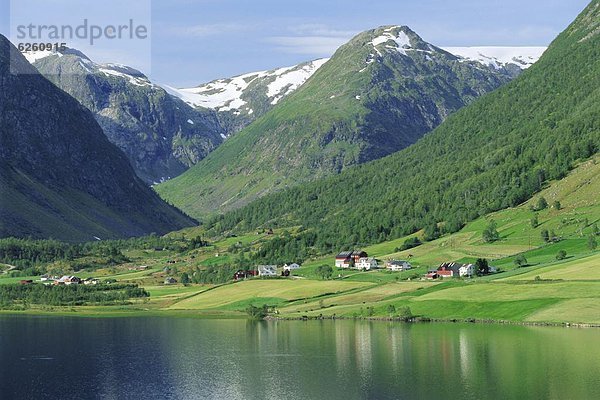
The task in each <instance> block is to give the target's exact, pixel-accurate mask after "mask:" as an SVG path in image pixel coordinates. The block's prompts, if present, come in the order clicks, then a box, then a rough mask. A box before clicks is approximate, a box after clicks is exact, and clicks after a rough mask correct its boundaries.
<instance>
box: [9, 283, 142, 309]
mask: <svg viewBox="0 0 600 400" xmlns="http://www.w3.org/2000/svg"><path fill="white" fill-rule="evenodd" d="M148 296H150V295H149V294H148V292H146V291H145V290H144V289H142V288H140V287H138V286H137V285H124V284H111V285H68V286H63V285H60V286H54V285H42V284H29V285H20V284H14V285H0V308H14V307H21V308H24V309H26V308H28V307H29V305H32V304H36V305H47V306H81V305H91V304H95V305H111V304H119V303H120V304H125V303H127V302H128V300H130V299H132V298H144V297H148Z"/></svg>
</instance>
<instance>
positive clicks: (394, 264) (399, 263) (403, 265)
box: [385, 260, 412, 271]
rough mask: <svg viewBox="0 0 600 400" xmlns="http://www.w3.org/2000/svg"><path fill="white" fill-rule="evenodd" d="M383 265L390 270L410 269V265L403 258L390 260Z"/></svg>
mask: <svg viewBox="0 0 600 400" xmlns="http://www.w3.org/2000/svg"><path fill="white" fill-rule="evenodd" d="M385 267H386V268H387V269H389V270H390V271H408V270H409V269H412V265H410V263H409V262H408V261H404V260H391V261H388V262H386V263H385Z"/></svg>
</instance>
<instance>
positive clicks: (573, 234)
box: [0, 156, 600, 325]
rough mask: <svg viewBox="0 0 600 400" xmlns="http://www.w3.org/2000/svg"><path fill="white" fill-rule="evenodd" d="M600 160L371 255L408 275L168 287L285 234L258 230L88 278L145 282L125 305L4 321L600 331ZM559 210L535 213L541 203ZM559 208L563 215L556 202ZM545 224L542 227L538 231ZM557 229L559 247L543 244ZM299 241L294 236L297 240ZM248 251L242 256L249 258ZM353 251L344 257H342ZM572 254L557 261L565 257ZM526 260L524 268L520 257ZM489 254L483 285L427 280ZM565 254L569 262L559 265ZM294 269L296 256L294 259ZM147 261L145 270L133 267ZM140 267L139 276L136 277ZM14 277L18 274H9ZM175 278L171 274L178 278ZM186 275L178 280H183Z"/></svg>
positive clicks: (148, 253) (1, 279)
mask: <svg viewBox="0 0 600 400" xmlns="http://www.w3.org/2000/svg"><path fill="white" fill-rule="evenodd" d="M599 161H600V156H596V157H594V158H593V159H592V160H590V161H588V162H585V163H582V165H581V166H580V167H578V168H577V169H575V170H574V171H573V172H572V173H571V174H570V175H569V176H567V177H566V178H564V179H562V180H560V181H557V182H554V183H552V184H550V185H549V186H548V188H546V189H545V190H544V191H542V192H541V193H539V194H538V195H537V196H535V197H534V198H532V199H531V200H529V201H528V202H526V203H524V204H523V205H521V206H519V207H516V208H512V209H507V210H502V211H499V212H496V213H492V214H489V215H487V216H485V217H482V218H480V219H478V220H475V221H473V222H471V223H469V224H467V225H466V226H465V227H464V228H463V229H462V230H461V231H459V232H457V233H455V234H452V235H446V236H443V237H441V238H439V239H437V240H433V241H430V242H425V243H424V244H422V245H420V246H418V247H415V248H412V249H409V250H404V251H400V250H399V248H400V246H401V245H402V244H403V243H404V241H405V240H407V239H409V238H411V237H412V236H415V235H420V234H421V232H417V233H416V234H414V235H411V236H408V237H404V238H399V239H396V240H392V241H389V242H384V243H380V244H376V245H373V246H368V247H365V248H363V250H365V251H366V252H368V254H369V256H372V257H375V258H377V259H378V260H380V261H381V262H383V261H384V260H391V259H400V260H404V259H409V260H410V263H411V264H412V265H413V267H414V268H413V269H412V270H409V271H404V272H390V271H386V270H372V271H368V272H362V271H355V270H335V269H334V272H333V275H332V279H329V280H323V279H321V277H320V276H319V275H318V274H317V268H318V267H319V266H321V265H333V257H334V256H335V255H334V254H330V255H328V256H325V257H320V258H316V259H311V260H308V261H306V262H304V263H303V265H302V267H301V268H300V269H298V270H295V271H294V273H293V275H295V276H293V277H290V278H273V279H260V278H252V279H248V280H244V281H240V282H235V283H226V284H218V285H208V284H207V285H198V284H191V285H187V286H185V285H181V284H174V285H165V284H164V283H163V282H164V280H165V277H166V276H167V275H168V274H169V273H167V272H165V266H167V267H169V268H174V271H178V272H177V273H182V272H188V273H190V274H191V273H192V271H193V270H195V269H196V268H200V269H202V268H207V267H208V266H215V267H220V266H224V265H227V264H231V263H232V261H233V260H234V259H235V257H238V256H239V254H240V251H242V252H250V251H255V250H257V249H258V248H260V246H261V245H262V244H264V243H265V242H266V241H268V240H272V239H273V238H274V237H278V236H280V235H282V234H284V233H283V231H282V230H277V229H276V230H275V231H274V232H269V233H265V232H264V231H262V232H252V233H246V234H239V235H228V236H227V237H225V238H220V239H215V240H214V241H211V245H210V246H209V247H202V248H199V249H195V250H192V251H189V252H184V253H175V252H169V251H155V250H135V249H134V250H130V251H128V252H125V255H126V256H127V258H128V259H130V260H132V261H131V262H129V263H125V264H123V265H120V266H117V267H111V268H107V269H101V270H95V271H93V272H83V273H81V274H79V276H80V277H81V278H86V277H89V276H94V277H101V278H103V279H106V278H111V279H114V280H116V281H118V282H120V283H135V284H138V285H140V286H141V287H143V288H144V289H146V290H147V291H148V292H149V293H150V297H149V298H146V299H144V300H134V301H132V302H130V303H129V304H125V305H119V306H116V305H113V306H78V307H53V308H52V307H41V306H36V305H29V307H28V308H27V309H26V310H23V311H18V310H5V311H0V312H4V313H34V314H50V315H77V316H99V317H102V316H105V317H117V316H137V315H145V316H149V315H160V316H193V317H202V318H245V317H247V314H246V312H245V310H246V309H247V308H248V306H250V305H253V306H256V307H261V306H263V305H268V306H269V309H270V315H271V316H273V317H277V318H304V317H306V318H317V317H320V316H322V317H336V318H390V317H392V318H393V317H398V318H402V317H406V316H409V315H412V316H416V317H423V318H429V319H441V320H472V319H475V320H487V321H491V320H493V321H511V322H516V323H575V324H577V323H579V324H593V325H597V324H600V301H599V300H600V251H598V250H594V249H592V248H591V247H590V243H589V242H590V238H591V237H594V236H595V237H596V238H598V239H595V240H598V241H600V236H598V235H597V229H598V228H597V226H598V224H600V202H599V201H598V200H599V199H598V198H597V193H599V192H600V162H599ZM542 196H543V197H545V199H546V200H547V203H548V204H550V205H552V206H549V207H547V208H545V209H543V210H537V211H533V210H532V205H535V204H536V203H537V202H538V200H539V198H540V197H542ZM557 203H560V207H558V206H555V205H556V204H557ZM534 216H535V219H536V222H537V223H535V224H534V223H532V222H531V221H532V219H533V217H534ZM490 220H494V221H495V222H496V224H497V230H498V233H499V240H497V241H494V242H493V243H486V242H485V241H483V240H482V231H483V230H484V229H485V227H486V226H487V225H488V224H489V221H490ZM199 229H201V228H191V229H189V230H184V231H181V232H176V233H173V234H171V235H173V236H174V237H188V238H193V237H196V236H198V235H203V234H204V232H201V231H199ZM546 230H547V231H551V232H553V233H554V235H555V236H556V237H557V240H556V241H546V240H544V231H546ZM292 234H293V232H292ZM240 249H242V250H240ZM340 250H343V249H340ZM563 252H564V254H563V257H557V256H558V254H559V253H563ZM517 257H523V258H524V259H525V260H526V263H525V265H523V266H517V264H516V263H515V259H516V258H517ZM477 258H487V259H488V260H489V261H490V265H492V266H494V267H496V268H497V269H498V273H496V274H492V275H489V276H485V277H480V278H473V279H444V280H436V281H428V280H424V279H423V275H424V274H426V273H427V271H428V270H430V269H435V268H436V267H437V266H438V265H439V264H440V263H442V262H448V261H457V262H463V263H467V262H468V263H473V262H475V260H476V259H477ZM557 258H560V259H557ZM290 261H293V260H290ZM136 265H137V266H139V265H147V269H145V270H143V271H136V270H135V266H136ZM2 269H4V270H6V272H7V273H4V274H1V275H0V284H6V283H18V282H19V281H20V280H23V279H32V280H36V279H39V277H12V278H11V277H8V276H9V275H10V274H8V272H9V271H8V269H10V267H9V266H6V265H5V266H4V267H2ZM132 269H133V270H132ZM10 272H11V273H12V272H14V271H10ZM171 273H173V272H171ZM173 276H175V277H177V278H179V275H173Z"/></svg>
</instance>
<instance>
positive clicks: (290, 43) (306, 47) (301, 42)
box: [267, 36, 348, 56]
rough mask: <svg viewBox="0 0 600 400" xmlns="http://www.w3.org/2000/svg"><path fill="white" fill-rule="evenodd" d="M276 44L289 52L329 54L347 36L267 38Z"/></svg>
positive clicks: (285, 51)
mask: <svg viewBox="0 0 600 400" xmlns="http://www.w3.org/2000/svg"><path fill="white" fill-rule="evenodd" d="M267 41H268V42H270V43H273V44H275V45H277V47H276V48H277V49H278V50H279V51H282V52H284V53H290V54H309V55H313V56H330V55H332V54H333V53H335V51H336V50H337V49H338V48H339V47H340V46H341V45H343V44H344V43H346V42H347V41H348V38H343V37H327V36H276V37H271V38H269V39H267Z"/></svg>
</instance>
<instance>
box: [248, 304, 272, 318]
mask: <svg viewBox="0 0 600 400" xmlns="http://www.w3.org/2000/svg"><path fill="white" fill-rule="evenodd" d="M268 311H269V306H267V305H266V304H263V306H262V307H256V306H253V305H252V304H250V305H249V306H248V307H246V314H248V316H249V317H250V319H255V320H263V319H265V317H266V316H267V315H268Z"/></svg>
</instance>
